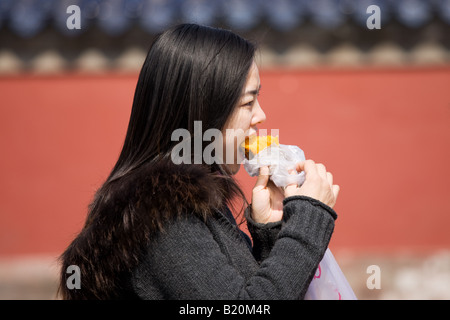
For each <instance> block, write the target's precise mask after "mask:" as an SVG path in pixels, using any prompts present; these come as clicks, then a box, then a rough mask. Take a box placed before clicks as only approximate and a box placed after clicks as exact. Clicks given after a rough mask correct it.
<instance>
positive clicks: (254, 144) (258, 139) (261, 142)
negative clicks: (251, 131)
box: [243, 135, 280, 159]
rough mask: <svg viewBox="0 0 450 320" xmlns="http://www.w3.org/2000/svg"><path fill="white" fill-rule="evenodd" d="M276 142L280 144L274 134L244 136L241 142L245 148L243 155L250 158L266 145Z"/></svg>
mask: <svg viewBox="0 0 450 320" xmlns="http://www.w3.org/2000/svg"><path fill="white" fill-rule="evenodd" d="M272 144H276V145H280V143H279V141H278V137H274V136H256V135H255V136H250V137H246V138H245V141H244V143H243V147H244V150H245V157H246V158H247V159H250V156H254V155H256V154H257V153H258V152H260V151H262V150H264V149H265V148H267V147H268V146H270V145H272Z"/></svg>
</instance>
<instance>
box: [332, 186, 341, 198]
mask: <svg viewBox="0 0 450 320" xmlns="http://www.w3.org/2000/svg"><path fill="white" fill-rule="evenodd" d="M331 190H332V191H333V194H334V199H335V200H336V199H337V197H338V195H339V191H340V190H341V187H339V186H338V185H337V184H334V185H333V186H332V187H331Z"/></svg>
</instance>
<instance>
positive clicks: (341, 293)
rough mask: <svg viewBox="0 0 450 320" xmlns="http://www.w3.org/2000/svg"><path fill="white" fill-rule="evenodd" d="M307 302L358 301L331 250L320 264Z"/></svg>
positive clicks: (307, 294) (310, 287)
mask: <svg viewBox="0 0 450 320" xmlns="http://www.w3.org/2000/svg"><path fill="white" fill-rule="evenodd" d="M305 300H357V299H356V296H355V293H354V292H353V290H352V287H351V286H350V284H349V283H348V282H347V279H346V278H345V276H344V274H343V273H342V271H341V268H339V265H338V263H337V262H336V260H335V259H334V256H333V254H332V253H331V250H330V249H327V251H325V255H324V256H323V259H322V261H321V262H320V263H319V267H318V268H317V271H316V274H315V275H314V278H313V280H312V281H311V284H310V285H309V288H308V291H307V292H306V295H305Z"/></svg>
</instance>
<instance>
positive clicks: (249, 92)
mask: <svg viewBox="0 0 450 320" xmlns="http://www.w3.org/2000/svg"><path fill="white" fill-rule="evenodd" d="M260 90H261V85H259V87H258V89H254V90H250V91H247V92H246V93H244V94H243V95H244V96H245V95H247V94H251V95H256V94H258V92H259V91H260Z"/></svg>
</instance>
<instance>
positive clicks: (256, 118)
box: [252, 100, 266, 126]
mask: <svg viewBox="0 0 450 320" xmlns="http://www.w3.org/2000/svg"><path fill="white" fill-rule="evenodd" d="M264 121H266V114H265V113H264V111H263V109H262V108H261V106H260V104H259V102H258V100H256V105H255V106H254V113H253V118H252V126H255V125H257V124H260V123H263V122H264Z"/></svg>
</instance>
